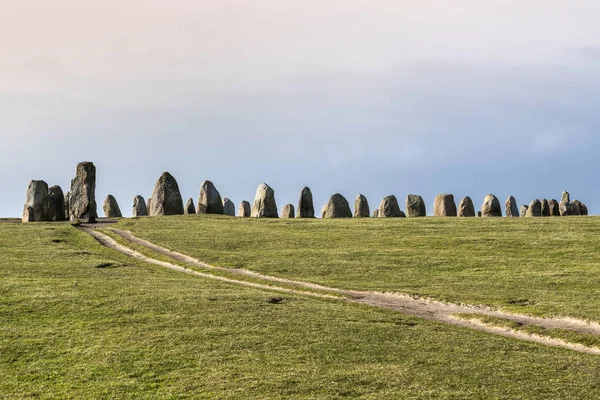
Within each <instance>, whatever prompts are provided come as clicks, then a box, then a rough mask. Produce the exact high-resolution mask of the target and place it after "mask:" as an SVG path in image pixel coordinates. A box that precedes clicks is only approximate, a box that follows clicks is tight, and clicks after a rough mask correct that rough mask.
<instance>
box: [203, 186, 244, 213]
mask: <svg viewBox="0 0 600 400" xmlns="http://www.w3.org/2000/svg"><path fill="white" fill-rule="evenodd" d="M234 210H235V206H234ZM198 214H223V200H222V199H221V194H220V193H219V191H218V190H217V188H216V187H215V185H213V183H212V182H211V181H204V182H202V185H201V186H200V194H199V195H198Z"/></svg>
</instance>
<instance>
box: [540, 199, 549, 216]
mask: <svg viewBox="0 0 600 400" xmlns="http://www.w3.org/2000/svg"><path fill="white" fill-rule="evenodd" d="M549 216H550V203H549V202H548V199H542V217H549Z"/></svg>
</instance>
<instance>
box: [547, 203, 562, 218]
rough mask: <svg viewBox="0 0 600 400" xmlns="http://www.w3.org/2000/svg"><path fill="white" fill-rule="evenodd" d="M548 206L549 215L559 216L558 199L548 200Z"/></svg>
mask: <svg viewBox="0 0 600 400" xmlns="http://www.w3.org/2000/svg"><path fill="white" fill-rule="evenodd" d="M548 206H549V210H550V216H551V217H560V205H559V204H558V201H556V200H555V199H552V200H550V201H549V202H548Z"/></svg>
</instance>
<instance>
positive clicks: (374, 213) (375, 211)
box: [372, 208, 379, 218]
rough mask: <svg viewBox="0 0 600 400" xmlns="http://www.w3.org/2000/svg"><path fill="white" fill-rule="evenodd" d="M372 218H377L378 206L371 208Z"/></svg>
mask: <svg viewBox="0 0 600 400" xmlns="http://www.w3.org/2000/svg"><path fill="white" fill-rule="evenodd" d="M372 217H373V218H379V208H376V209H374V210H373V214H372Z"/></svg>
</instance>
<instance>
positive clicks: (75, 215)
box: [69, 162, 98, 223]
mask: <svg viewBox="0 0 600 400" xmlns="http://www.w3.org/2000/svg"><path fill="white" fill-rule="evenodd" d="M69 210H70V214H71V221H73V222H75V221H79V222H86V223H94V222H96V219H97V218H98V209H97V206H96V167H95V166H94V164H93V163H91V162H82V163H79V164H78V165H77V170H76V172H75V178H73V180H71V196H70V198H69Z"/></svg>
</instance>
